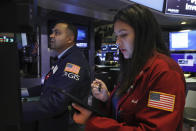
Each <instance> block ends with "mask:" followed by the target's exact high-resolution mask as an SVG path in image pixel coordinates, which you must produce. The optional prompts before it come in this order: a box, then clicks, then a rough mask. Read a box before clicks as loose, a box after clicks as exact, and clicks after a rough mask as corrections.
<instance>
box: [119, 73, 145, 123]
mask: <svg viewBox="0 0 196 131" xmlns="http://www.w3.org/2000/svg"><path fill="white" fill-rule="evenodd" d="M144 79H145V78H144V77H141V78H140V79H138V80H137V82H136V83H135V87H133V89H130V92H129V94H127V95H126V96H127V97H126V98H125V100H124V101H123V102H122V103H121V104H120V107H119V111H118V119H119V121H123V122H126V123H130V124H133V123H134V122H136V118H135V114H137V112H139V111H141V109H143V108H144V107H145V106H146V105H147V100H148V89H147V88H146V87H147V85H146V82H145V80H144Z"/></svg>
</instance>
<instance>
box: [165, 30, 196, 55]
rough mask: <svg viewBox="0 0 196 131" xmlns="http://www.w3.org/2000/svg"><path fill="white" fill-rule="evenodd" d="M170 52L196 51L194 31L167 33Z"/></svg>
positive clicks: (195, 32)
mask: <svg viewBox="0 0 196 131" xmlns="http://www.w3.org/2000/svg"><path fill="white" fill-rule="evenodd" d="M169 48H170V51H196V30H184V31H179V32H170V33H169Z"/></svg>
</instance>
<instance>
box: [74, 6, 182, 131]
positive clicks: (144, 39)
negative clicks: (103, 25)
mask: <svg viewBox="0 0 196 131" xmlns="http://www.w3.org/2000/svg"><path fill="white" fill-rule="evenodd" d="M114 33H115V35H116V43H117V44H118V45H119V48H120V51H121V53H122V57H121V67H120V76H119V84H118V86H116V87H115V88H114V90H113V91H112V93H111V94H110V93H109V92H108V90H107V87H106V85H105V84H104V83H103V82H102V81H101V80H97V79H96V80H95V81H94V82H93V83H92V85H91V86H92V93H93V95H94V97H95V98H97V99H99V100H101V101H103V102H106V103H107V104H106V107H105V108H104V109H107V111H108V112H109V114H110V115H111V118H109V117H100V116H96V115H94V114H93V113H92V112H91V111H89V110H87V109H84V108H82V107H80V106H79V105H76V104H73V107H74V108H75V109H77V110H79V111H80V113H75V114H74V116H73V119H74V121H75V122H76V123H79V124H86V126H85V130H86V131H146V130H150V131H155V130H156V131H157V130H158V131H175V130H182V120H183V109H184V104H185V80H184V76H183V72H182V70H181V69H180V67H179V66H178V64H177V63H176V62H175V61H174V60H172V59H171V58H170V57H169V51H168V49H167V48H166V46H165V44H164V43H163V42H162V38H161V33H160V28H159V25H158V23H157V22H156V19H155V18H154V16H153V15H152V13H151V12H150V11H149V10H148V9H147V8H145V7H143V6H141V5H137V4H134V5H131V6H129V7H127V8H124V9H122V10H120V11H119V12H118V13H117V14H116V16H115V18H114ZM100 86H101V90H99V89H98V88H100Z"/></svg>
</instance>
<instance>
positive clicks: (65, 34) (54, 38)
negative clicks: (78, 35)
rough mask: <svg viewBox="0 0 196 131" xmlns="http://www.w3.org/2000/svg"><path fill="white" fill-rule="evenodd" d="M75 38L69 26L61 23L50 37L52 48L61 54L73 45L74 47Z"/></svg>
mask: <svg viewBox="0 0 196 131" xmlns="http://www.w3.org/2000/svg"><path fill="white" fill-rule="evenodd" d="M73 41H74V36H73V34H72V33H71V32H70V31H69V29H67V24H64V23H59V24H56V25H55V27H54V28H53V29H52V34H51V35H50V44H51V48H52V49H55V50H56V51H57V52H59V53H61V52H62V51H64V50H65V49H67V48H68V47H70V46H71V45H73Z"/></svg>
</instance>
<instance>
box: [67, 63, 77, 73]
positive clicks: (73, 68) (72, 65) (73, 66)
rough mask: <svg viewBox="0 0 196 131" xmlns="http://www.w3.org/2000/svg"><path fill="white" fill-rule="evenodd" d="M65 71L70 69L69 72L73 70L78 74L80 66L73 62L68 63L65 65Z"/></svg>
mask: <svg viewBox="0 0 196 131" xmlns="http://www.w3.org/2000/svg"><path fill="white" fill-rule="evenodd" d="M64 71H68V72H72V73H74V74H78V73H79V71H80V66H77V65H74V64H71V63H67V64H66V66H65V69H64Z"/></svg>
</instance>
